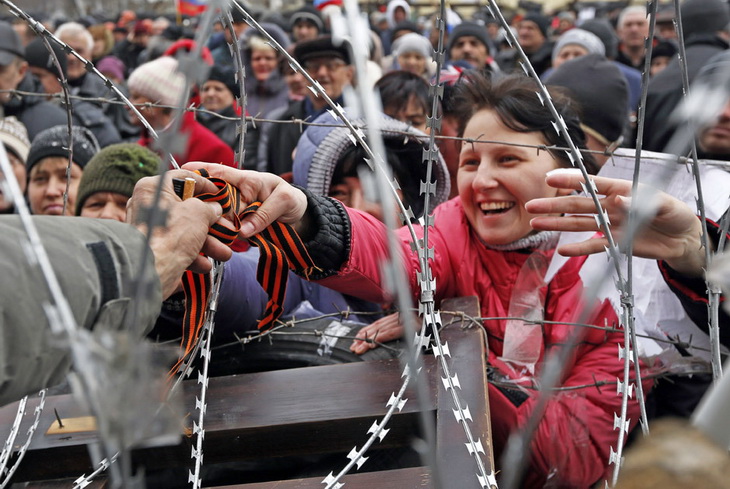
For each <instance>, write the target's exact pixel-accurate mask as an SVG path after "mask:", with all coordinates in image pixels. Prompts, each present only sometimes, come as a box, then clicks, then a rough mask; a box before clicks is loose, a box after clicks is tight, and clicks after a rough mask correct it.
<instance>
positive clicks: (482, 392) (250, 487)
mask: <svg viewBox="0 0 730 489" xmlns="http://www.w3.org/2000/svg"><path fill="white" fill-rule="evenodd" d="M442 309H443V310H444V311H463V312H464V313H466V314H467V315H469V316H478V314H479V312H478V311H479V308H478V303H477V301H476V298H459V299H452V300H449V301H445V302H444V304H442ZM443 321H444V323H445V324H447V326H445V327H444V328H443V329H442V338H443V339H444V340H445V341H448V343H449V349H450V352H451V358H449V364H450V365H451V368H452V370H453V372H452V374H453V373H456V374H458V376H459V380H460V384H461V390H459V391H458V394H459V397H460V399H462V400H463V401H465V402H466V404H467V405H468V407H469V410H470V412H471V415H472V417H473V422H471V423H470V427H471V429H472V431H473V434H474V436H475V438H477V439H481V440H482V442H483V444H484V448H485V450H486V452H487V453H486V455H485V456H484V457H483V460H484V463H485V466H486V467H487V469H488V470H490V469H492V468H493V457H492V450H491V445H490V443H489V442H490V425H489V407H488V406H489V404H488V399H487V387H486V386H487V379H486V359H485V355H484V352H485V336H484V331H483V329H482V328H481V327H479V326H475V325H470V324H469V323H468V322H462V321H461V320H460V317H459V316H453V315H450V314H443ZM451 322H453V323H452V324H449V323H451ZM423 359H424V368H423V371H424V372H425V374H426V375H425V379H426V386H427V391H428V403H427V405H426V406H418V402H417V401H416V396H415V392H414V389H413V387H411V388H409V389H408V390H407V392H406V395H405V397H406V398H407V399H408V402H407V403H406V404H405V406H404V408H403V410H402V411H400V412H398V413H397V414H395V415H394V416H393V417H392V418H391V420H390V422H389V424H388V428H389V429H390V431H389V433H388V435H387V436H386V437H385V438H384V440H383V441H382V442H381V443H379V444H378V445H377V448H378V449H381V448H388V447H407V446H409V445H410V443H411V442H412V440H413V438H414V436H416V435H417V433H418V426H419V413H418V409H419V408H421V409H424V410H426V411H431V412H433V413H434V415H435V418H436V438H437V440H436V442H437V443H436V450H437V459H438V461H439V463H440V465H439V470H438V473H439V474H440V478H441V479H442V480H443V481H448V483H446V484H445V485H444V486H443V487H459V488H460V489H472V488H474V489H478V488H479V487H480V486H479V484H478V482H477V479H476V464H475V461H474V459H473V457H472V456H470V455H469V453H468V452H467V449H466V446H465V443H466V440H467V439H466V435H465V433H464V430H463V427H462V425H461V424H460V423H459V422H458V421H457V419H456V417H455V416H454V413H453V411H452V409H453V402H452V399H451V395H450V393H448V392H446V390H445V389H444V386H443V383H442V381H441V378H442V377H443V374H442V372H441V368H440V366H439V365H438V362H437V361H436V359H435V358H434V357H433V356H432V355H424V357H423ZM402 370H403V368H402V366H401V365H400V363H399V361H397V360H381V361H373V362H356V363H349V364H340V365H330V366H323V367H307V368H299V369H290V370H281V371H274V372H263V373H255V374H245V375H237V376H229V377H219V378H211V379H210V383H209V388H208V408H207V412H206V418H205V430H206V433H205V442H204V457H205V459H204V460H205V464H206V465H208V464H216V463H225V462H236V461H237V462H242V461H252V460H265V459H268V458H271V457H284V456H298V455H304V454H306V455H312V454H327V453H347V452H349V451H350V449H352V447H354V446H358V447H360V446H362V443H364V441H365V440H366V439H367V430H368V428H369V427H370V425H372V423H373V421H377V420H379V419H380V418H381V417H382V416H383V415H384V414H385V411H386V410H387V406H386V402H387V400H388V399H389V398H390V395H391V393H392V392H394V391H397V390H398V389H399V387H400V385H401V384H402V378H401V374H402ZM197 392H198V385H197V384H196V383H195V382H193V381H190V382H187V383H185V385H184V397H185V400H186V402H187V405H188V406H191V408H192V406H194V400H195V395H196V393H197ZM33 408H34V403H33V402H30V401H29V407H28V409H30V410H32V409H33ZM54 408H55V409H56V410H57V411H58V412H59V413H60V414H61V415H62V417H63V418H72V417H80V416H84V415H88V413H87V412H85V411H84V410H83V408H81V407H80V406H78V405H77V404H76V403H75V402H74V400H73V398H72V397H71V396H69V395H61V396H51V397H49V398H47V399H46V406H45V409H44V411H43V413H42V415H41V421H40V425H39V429H38V433H36V435H35V437H34V439H33V441H32V443H31V445H30V448H29V450H28V453H27V454H26V456H25V459H24V461H23V463H22V464H21V466H20V468H19V470H18V472H17V473H16V476H15V478H14V481H16V482H18V481H37V482H31V483H28V484H26V485H25V487H27V488H37V489H40V488H46V489H49V488H55V487H70V482H71V481H72V480H73V479H75V478H76V477H78V476H79V475H80V474H83V473H86V474H88V473H90V472H91V471H92V470H93V468H92V467H91V463H90V460H89V455H88V451H87V449H86V445H87V443H89V442H93V441H95V440H96V432H94V431H90V432H78V433H62V434H47V430H48V428H49V427H50V426H52V425H54V424H55V425H57V421H56V419H55V416H54ZM15 411H16V406H15V405H10V406H6V407H5V408H3V409H2V410H0V439H2V438H4V437H5V436H6V435H7V433H8V432H9V429H10V424H11V423H12V420H13V417H14V416H15ZM28 423H29V422H28V421H26V424H24V425H23V426H21V431H20V433H21V434H22V433H24V432H25V431H24V430H25V429H27V424H28ZM20 438H22V436H21V437H20ZM193 440H194V439H189V438H185V437H183V438H182V439H181V443H180V444H178V445H176V446H167V447H155V448H146V449H140V450H135V451H134V453H133V461H134V463H135V464H138V465H140V466H144V467H145V469H146V470H156V469H164V468H179V470H180V471H183V473H187V470H188V467H190V466H191V459H190V448H191V446H192V442H193ZM18 443H22V439H21V440H19V441H18ZM365 465H366V466H367V462H366V464H365ZM340 468H341V467H331V468H330V470H333V471H335V472H336V471H337V470H339V469H340ZM363 470H367V468H366V467H364V468H363ZM431 478H432V474H431V472H430V470H429V469H428V468H426V467H407V468H400V469H397V470H387V471H379V472H365V473H360V474H355V473H351V474H348V475H347V476H346V477H345V479H344V481H346V482H347V487H349V488H351V489H355V488H363V489H366V488H378V489H389V488H393V489H395V488H398V489H407V488H410V487H413V488H428V487H433V484H432V480H431ZM50 479H56V480H55V481H51V480H50ZM90 487H103V480H100V481H98V482H96V483H95V485H94V486H90ZM226 487H227V488H229V489H233V488H240V489H264V488H273V487H276V488H277V489H304V488H318V489H321V487H322V477H315V478H311V479H293V480H287V481H278V482H275V483H274V482H260V483H254V484H241V485H235V486H226Z"/></svg>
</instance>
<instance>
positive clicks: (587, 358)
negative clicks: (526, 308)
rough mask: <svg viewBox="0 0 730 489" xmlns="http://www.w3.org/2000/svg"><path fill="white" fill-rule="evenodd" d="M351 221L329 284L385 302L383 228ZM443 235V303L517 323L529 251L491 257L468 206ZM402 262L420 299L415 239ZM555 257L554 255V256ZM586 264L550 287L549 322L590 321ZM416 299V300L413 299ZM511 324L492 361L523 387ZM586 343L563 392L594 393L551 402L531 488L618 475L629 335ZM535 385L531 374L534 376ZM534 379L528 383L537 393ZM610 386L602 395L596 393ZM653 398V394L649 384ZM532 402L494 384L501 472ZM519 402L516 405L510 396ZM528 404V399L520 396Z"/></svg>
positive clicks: (553, 339)
mask: <svg viewBox="0 0 730 489" xmlns="http://www.w3.org/2000/svg"><path fill="white" fill-rule="evenodd" d="M347 211H348V214H349V217H350V219H351V226H352V228H351V232H352V235H351V252H350V257H349V260H348V261H347V262H346V263H345V264H344V266H343V268H342V269H341V270H340V272H339V274H338V275H336V276H333V277H330V278H327V279H325V280H323V281H321V283H323V284H324V285H327V286H328V287H331V288H334V289H336V290H338V291H340V292H343V293H347V294H351V295H353V296H357V297H361V298H363V299H366V300H370V301H374V302H384V301H385V300H386V298H385V297H384V291H383V289H382V287H381V284H382V283H383V282H382V277H381V273H380V262H381V261H382V259H383V257H384V256H386V249H387V243H386V242H385V240H384V234H383V227H382V224H381V223H380V222H379V221H377V220H375V219H374V218H372V217H371V216H369V215H367V214H363V213H360V212H358V211H354V210H351V209H347ZM434 218H435V221H434V222H435V227H434V228H432V229H431V230H429V244H430V246H431V247H433V249H434V253H435V255H434V256H435V257H434V259H433V261H432V263H431V269H432V272H433V277H434V279H435V280H436V291H437V295H436V301H437V305H438V302H439V301H441V300H442V299H445V298H449V297H458V296H470V295H475V296H477V297H478V298H479V301H480V305H481V313H482V316H484V317H505V316H507V315H508V310H509V301H510V298H511V294H512V289H513V286H514V283H515V279H516V277H517V273H518V272H519V271H520V269H521V267H522V265H523V264H524V263H525V261H526V260H527V258H528V256H529V255H530V252H529V251H523V250H520V251H496V250H492V249H489V248H487V247H485V246H484V244H483V243H482V242H481V241H480V240H479V239H478V237H476V235H474V234H473V233H472V232H471V227H470V226H469V223H468V222H467V220H466V217H465V215H464V212H463V210H462V207H461V202H460V200H459V198H458V197H457V198H456V199H452V200H451V201H449V202H446V203H444V204H442V205H441V206H439V207H438V208H437V209H436V210H435V212H434ZM399 235H400V237H401V238H402V253H403V256H404V257H405V259H404V263H405V267H406V270H405V271H404V273H406V275H407V277H408V278H409V280H410V286H411V290H413V291H418V290H419V289H418V284H417V278H416V271H417V270H419V266H418V259H417V256H416V254H415V253H413V252H411V249H410V245H409V238H410V236H409V233H408V230H407V229H406V228H403V229H401V230H400V231H399ZM549 254H550V255H551V254H552V251H551V252H550V253H549ZM583 262H584V258H575V259H571V260H570V261H569V262H568V263H567V264H566V265H565V266H563V268H562V269H561V270H560V271H559V272H558V273H557V274H556V276H555V277H554V278H553V279H552V280H551V281H550V283H549V284H548V285H547V287H546V290H544V293H545V294H546V295H545V315H544V317H545V319H546V320H550V321H564V322H568V323H569V322H578V321H580V320H581V313H582V308H581V301H582V299H581V296H582V290H583V284H582V282H581V279H580V277H579V275H578V272H579V270H580V267H581V266H582V264H583ZM416 295H417V294H414V297H415V296H416ZM587 317H588V319H587V320H583V322H584V323H589V324H594V325H599V326H615V327H618V318H617V316H616V313H615V312H614V309H613V308H612V307H611V305H610V304H608V303H603V304H597V305H595V307H593V308H592V310H591V311H590V312H589V314H588V316H587ZM505 323H506V321H503V320H496V321H485V322H484V328H485V329H486V331H487V333H488V347H489V352H488V361H489V364H490V365H491V366H492V367H494V368H496V370H497V371H498V374H499V376H500V377H502V378H505V377H506V378H507V379H506V380H507V381H508V382H509V381H510V379H515V378H516V377H518V376H519V377H523V379H522V382H521V384H522V385H525V382H524V380H525V379H524V374H519V375H518V374H517V373H515V372H514V370H513V369H512V368H511V367H510V366H508V365H507V364H505V363H504V362H503V361H501V360H500V359H499V358H498V357H500V356H501V355H502V347H503V338H504V331H505V325H506V324H505ZM574 328H575V327H574V326H567V325H545V326H544V327H543V342H544V343H543V353H542V356H541V358H540V362H538V364H537V367H536V368H537V373H536V375H539V374H540V367H541V362H542V360H543V359H544V355H545V350H552V349H554V348H560V345H561V344H564V343H565V341H566V340H567V339H568V338H569V336H570V335H571V334H572V333H573V331H574ZM580 334H581V335H582V337H581V339H580V340H579V343H578V345H577V347H576V348H575V350H574V352H573V353H572V355H571V361H569V363H568V364H567V365H566V367H565V370H564V375H563V378H562V384H561V386H562V387H568V386H586V387H584V388H578V389H574V390H573V389H571V390H563V391H559V392H558V393H557V394H556V395H555V396H554V397H552V399H551V401H549V403H548V406H547V410H546V412H545V415H544V417H543V419H542V421H541V422H540V424H539V427H538V429H537V432H536V433H535V437H534V440H533V443H532V456H531V459H530V467H529V471H528V473H527V476H526V478H525V483H524V485H523V486H522V487H526V488H539V487H543V486H544V485H545V484H546V481H547V479H548V475H550V487H564V488H588V487H590V486H591V485H592V484H594V483H595V482H597V481H599V480H601V478H602V477H606V475H607V474H608V473H610V472H609V470H610V469H611V468H612V466H611V467H609V466H608V465H609V449H610V448H609V447H613V449H614V451H615V449H616V444H617V440H618V431H615V430H614V428H613V422H614V413H616V414H620V413H621V396H620V395H617V393H616V392H617V389H616V380H617V378H622V377H623V363H622V361H619V358H618V351H619V348H618V347H619V345H622V344H623V333H617V332H606V331H605V330H601V329H592V328H585V327H584V328H581V331H580ZM527 375H528V377H529V374H527ZM529 380H530V379H529V378H528V379H527V383H528V384H529ZM603 382H605V383H607V385H603V386H600V387H596V386H595V384H599V385H600V384H601V383H603ZM644 387H645V391H646V390H648V388H649V384H645V385H644ZM527 392H528V394H529V395H528V396H524V394H523V396H524V397H526V400H519V401H513V400H510V398H508V397H507V396H506V395H505V390H504V386H502V387H501V388H498V387H497V386H495V385H493V384H492V383H491V382H490V383H489V402H490V414H491V422H492V433H493V448H494V455H495V460H496V461H497V463H499V461H500V460H501V455H502V451H503V449H504V446H505V443H506V441H507V438H508V436H509V434H510V433H511V432H512V431H514V430H515V429H518V427H520V426H522V425H524V424H525V422H526V421H527V419H528V417H529V416H530V413H531V412H532V410H533V407H534V405H535V401H536V396H535V391H534V390H533V389H527ZM511 397H513V396H511ZM517 397H518V398H519V397H520V396H519V395H518V396H517ZM638 416H639V407H638V403H637V401H636V399H635V396H634V398H633V399H630V400H629V409H628V418H629V419H630V421H631V427H632V428H633V426H634V425H635V424H636V421H637V418H638Z"/></svg>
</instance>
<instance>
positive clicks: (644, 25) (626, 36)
mask: <svg viewBox="0 0 730 489" xmlns="http://www.w3.org/2000/svg"><path fill="white" fill-rule="evenodd" d="M616 32H617V33H618V37H619V39H620V40H621V42H622V43H623V44H624V45H625V46H626V47H633V48H638V47H643V46H644V38H646V37H648V36H649V20H648V19H647V18H646V16H645V15H643V14H642V13H641V12H631V13H628V14H626V15H625V16H624V18H623V22H622V24H621V25H619V26H618V28H617V29H616Z"/></svg>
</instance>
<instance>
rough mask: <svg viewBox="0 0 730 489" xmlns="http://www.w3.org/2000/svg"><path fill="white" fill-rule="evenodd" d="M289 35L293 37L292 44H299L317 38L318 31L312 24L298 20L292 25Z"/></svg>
mask: <svg viewBox="0 0 730 489" xmlns="http://www.w3.org/2000/svg"><path fill="white" fill-rule="evenodd" d="M291 33H292V37H294V42H301V41H308V40H310V39H314V38H316V37H317V36H319V29H317V26H316V25H314V23H313V22H309V21H308V20H300V21H298V22H297V23H296V24H294V27H292V31H291Z"/></svg>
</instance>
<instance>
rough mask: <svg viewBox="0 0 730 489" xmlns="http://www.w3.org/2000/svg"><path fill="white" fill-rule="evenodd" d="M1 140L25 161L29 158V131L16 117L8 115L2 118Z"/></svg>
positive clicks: (6, 147)
mask: <svg viewBox="0 0 730 489" xmlns="http://www.w3.org/2000/svg"><path fill="white" fill-rule="evenodd" d="M0 142H2V143H3V144H4V145H5V149H7V150H8V151H10V152H11V153H13V154H15V156H17V157H18V158H20V160H21V161H22V162H23V163H25V160H27V159H28V152H29V151H30V140H29V139H28V131H27V130H26V128H25V126H24V125H23V123H22V122H20V121H19V120H18V119H16V118H15V117H13V116H8V117H3V118H2V119H0Z"/></svg>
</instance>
